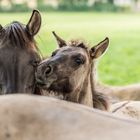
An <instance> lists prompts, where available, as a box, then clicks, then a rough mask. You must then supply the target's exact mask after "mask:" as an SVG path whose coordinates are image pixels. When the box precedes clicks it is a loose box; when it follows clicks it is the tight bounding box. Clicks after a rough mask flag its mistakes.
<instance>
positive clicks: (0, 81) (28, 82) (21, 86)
mask: <svg viewBox="0 0 140 140" xmlns="http://www.w3.org/2000/svg"><path fill="white" fill-rule="evenodd" d="M40 26H41V15H40V13H39V12H38V11H37V10H34V11H33V13H32V16H31V18H30V20H29V22H28V24H27V25H24V24H22V23H20V22H17V21H14V22H12V23H11V24H9V25H6V26H5V27H2V26H1V25H0V87H1V91H0V94H9V93H33V92H34V90H35V76H34V73H35V67H36V64H37V63H38V62H40V60H41V59H40V55H39V53H38V48H37V45H36V43H35V40H34V36H35V35H36V34H37V33H38V31H39V29H40Z"/></svg>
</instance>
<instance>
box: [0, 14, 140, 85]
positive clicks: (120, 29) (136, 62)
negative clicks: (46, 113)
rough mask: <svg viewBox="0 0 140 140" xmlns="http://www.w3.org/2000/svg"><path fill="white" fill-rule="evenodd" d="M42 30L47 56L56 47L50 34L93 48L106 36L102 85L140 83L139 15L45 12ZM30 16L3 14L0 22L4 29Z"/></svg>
mask: <svg viewBox="0 0 140 140" xmlns="http://www.w3.org/2000/svg"><path fill="white" fill-rule="evenodd" d="M41 14H42V19H43V21H42V27H41V30H40V32H39V34H38V35H37V36H36V39H37V43H38V46H39V48H40V50H41V52H42V54H43V55H44V57H45V56H47V55H50V54H51V52H52V51H53V50H54V49H55V48H56V47H57V46H56V42H55V39H54V37H53V36H52V34H51V31H53V30H55V31H56V32H57V33H58V34H59V35H60V36H61V37H62V38H64V39H66V40H69V39H71V38H83V39H85V40H86V41H87V42H89V43H90V44H91V46H92V45H95V44H97V43H98V42H99V41H101V40H103V39H104V38H105V37H106V36H108V37H109V38H110V45H109V49H108V51H107V52H106V54H105V55H104V56H103V57H102V58H100V60H99V65H98V71H99V72H98V74H99V79H100V81H102V82H104V83H106V84H111V85H125V84H129V83H135V82H139V81H140V76H139V73H140V18H139V17H140V14H131V13H129V14H122V13H117V14H116V13H95V12H70V13H65V12H51V13H50V12H49V13H48V12H42V13H41ZM30 15H31V12H28V13H16V14H15V13H8V14H7V13H3V14H0V22H1V24H2V25H3V26H4V25H5V24H7V23H10V22H11V21H13V20H18V21H21V22H23V23H25V24H26V23H27V21H28V19H29V17H30Z"/></svg>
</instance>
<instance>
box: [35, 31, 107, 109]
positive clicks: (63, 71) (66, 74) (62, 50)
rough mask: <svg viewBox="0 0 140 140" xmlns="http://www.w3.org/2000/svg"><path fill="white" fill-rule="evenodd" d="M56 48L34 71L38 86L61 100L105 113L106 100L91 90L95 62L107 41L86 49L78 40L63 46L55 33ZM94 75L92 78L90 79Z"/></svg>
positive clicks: (93, 89)
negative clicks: (55, 94) (59, 96)
mask: <svg viewBox="0 0 140 140" xmlns="http://www.w3.org/2000/svg"><path fill="white" fill-rule="evenodd" d="M54 36H55V37H56V39H57V42H58V45H59V49H57V50H56V51H54V52H53V53H52V56H51V57H50V58H48V59H46V60H44V61H42V62H41V63H40V64H39V66H38V68H37V72H36V80H37V82H38V85H39V86H40V87H41V88H43V89H45V90H46V91H47V95H48V92H50V94H52V92H55V93H57V96H58V95H59V94H61V95H62V96H63V99H64V100H67V101H72V102H77V103H80V104H84V105H87V106H90V107H96V108H99V109H102V110H107V105H108V103H107V99H106V98H105V96H103V95H102V94H101V93H97V92H96V91H95V88H94V84H95V83H94V81H95V79H94V76H95V73H93V69H94V68H95V60H96V58H98V57H99V56H101V55H102V54H103V53H104V51H105V50H106V48H107V46H108V43H109V40H108V38H106V39H105V40H103V41H102V42H100V43H99V44H98V45H96V46H94V47H92V48H91V49H89V48H88V47H87V45H86V44H85V43H83V42H80V41H79V40H75V41H70V42H69V43H66V42H65V41H64V40H63V39H61V38H60V37H59V36H58V35H56V34H55V33H54ZM93 75H94V76H93Z"/></svg>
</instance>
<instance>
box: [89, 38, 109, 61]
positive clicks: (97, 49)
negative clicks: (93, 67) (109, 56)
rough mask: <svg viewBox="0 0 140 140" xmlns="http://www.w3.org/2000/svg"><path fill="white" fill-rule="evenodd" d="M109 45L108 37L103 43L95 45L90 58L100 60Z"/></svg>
mask: <svg viewBox="0 0 140 140" xmlns="http://www.w3.org/2000/svg"><path fill="white" fill-rule="evenodd" d="M108 45H109V38H108V37H106V38H105V39H104V40H103V41H101V42H100V43H99V44H97V45H95V46H94V47H92V48H91V50H90V56H91V58H98V57H100V56H101V55H102V54H103V53H104V52H105V51H106V49H107V48H108Z"/></svg>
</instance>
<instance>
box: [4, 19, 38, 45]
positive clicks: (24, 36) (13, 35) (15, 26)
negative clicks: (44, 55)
mask: <svg viewBox="0 0 140 140" xmlns="http://www.w3.org/2000/svg"><path fill="white" fill-rule="evenodd" d="M8 41H9V42H10V45H11V46H14V47H21V48H25V47H32V48H33V47H35V48H36V43H35V41H34V39H33V37H31V36H30V35H29V34H28V32H27V30H26V26H25V25H24V24H22V23H19V22H17V21H14V22H12V23H11V24H9V25H6V26H5V28H4V34H3V35H2V39H1V43H2V44H4V43H6V42H8ZM32 44H34V45H32Z"/></svg>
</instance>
